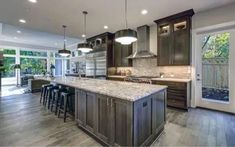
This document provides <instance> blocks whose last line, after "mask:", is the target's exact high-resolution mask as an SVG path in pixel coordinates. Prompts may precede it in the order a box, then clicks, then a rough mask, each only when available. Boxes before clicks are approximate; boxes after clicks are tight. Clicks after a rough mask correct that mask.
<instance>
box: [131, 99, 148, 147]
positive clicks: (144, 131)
mask: <svg viewBox="0 0 235 147" xmlns="http://www.w3.org/2000/svg"><path fill="white" fill-rule="evenodd" d="M133 122H134V130H135V132H134V146H140V145H142V144H143V143H144V141H145V140H147V139H148V137H149V136H150V135H151V133H152V129H151V123H152V122H151V99H149V98H146V99H141V100H139V101H136V102H134V121H133Z"/></svg>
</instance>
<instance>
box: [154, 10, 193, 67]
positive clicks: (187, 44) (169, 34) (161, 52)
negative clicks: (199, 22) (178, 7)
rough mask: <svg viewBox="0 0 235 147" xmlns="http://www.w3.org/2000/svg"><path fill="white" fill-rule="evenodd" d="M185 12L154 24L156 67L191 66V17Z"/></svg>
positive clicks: (189, 11)
mask: <svg viewBox="0 0 235 147" xmlns="http://www.w3.org/2000/svg"><path fill="white" fill-rule="evenodd" d="M193 14H194V11H193V10H192V9H191V10H187V11H184V12H181V13H178V14H175V15H172V16H169V17H165V18H162V19H159V20H156V21H155V22H156V23H157V25H158V35H157V36H158V40H157V41H158V65H159V66H169V65H190V64H191V56H190V54H191V17H192V16H193Z"/></svg>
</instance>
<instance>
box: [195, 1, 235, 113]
mask: <svg viewBox="0 0 235 147" xmlns="http://www.w3.org/2000/svg"><path fill="white" fill-rule="evenodd" d="M192 25H193V26H192V28H193V30H192V32H193V33H192V57H193V60H192V79H193V82H192V83H193V84H192V106H197V105H200V106H205V107H208V108H212V109H213V108H216V109H218V110H222V111H227V112H233V113H235V78H234V76H233V75H235V69H234V68H233V67H232V66H233V65H234V64H235V32H234V30H233V31H232V33H231V38H230V42H231V44H230V57H229V58H230V61H229V65H230V69H229V70H230V71H229V74H230V78H229V82H230V84H229V87H230V95H229V97H230V103H229V104H219V103H211V102H208V103H207V102H204V103H203V104H201V103H200V104H199V101H197V99H199V98H200V94H199V93H197V90H195V89H196V88H197V87H196V80H195V79H196V72H197V71H196V70H197V60H196V57H195V55H196V52H197V51H198V47H199V46H198V42H197V37H198V36H197V34H200V33H203V32H205V33H207V32H211V31H221V30H230V31H231V29H233V28H234V29H235V4H231V5H228V6H224V7H221V8H216V9H212V10H208V11H204V12H200V13H197V14H195V15H194V16H193V19H192Z"/></svg>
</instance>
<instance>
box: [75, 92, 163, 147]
mask: <svg viewBox="0 0 235 147" xmlns="http://www.w3.org/2000/svg"><path fill="white" fill-rule="evenodd" d="M82 103H83V105H82ZM75 107H76V120H77V123H78V125H79V126H80V127H82V128H83V129H85V130H87V131H88V132H90V133H92V134H93V136H95V137H96V138H97V139H99V140H100V141H102V142H103V143H105V144H106V145H110V146H116V145H119V146H140V145H149V144H151V143H152V142H153V141H154V140H155V139H156V137H157V135H158V134H159V133H160V132H161V131H162V130H163V128H164V124H165V115H166V110H165V109H166V90H162V91H160V92H158V93H155V94H153V95H150V96H147V97H145V98H142V99H139V100H137V101H134V102H133V101H127V100H123V99H119V98H113V97H109V96H105V95H100V94H93V93H90V92H86V91H83V90H79V89H78V90H76V106H75ZM91 107H92V108H91Z"/></svg>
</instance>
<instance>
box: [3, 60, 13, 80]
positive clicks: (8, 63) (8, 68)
mask: <svg viewBox="0 0 235 147" xmlns="http://www.w3.org/2000/svg"><path fill="white" fill-rule="evenodd" d="M15 62H16V59H15V57H4V59H3V64H4V71H3V75H2V77H3V78H9V77H15V69H14V67H13V66H14V65H15Z"/></svg>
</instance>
